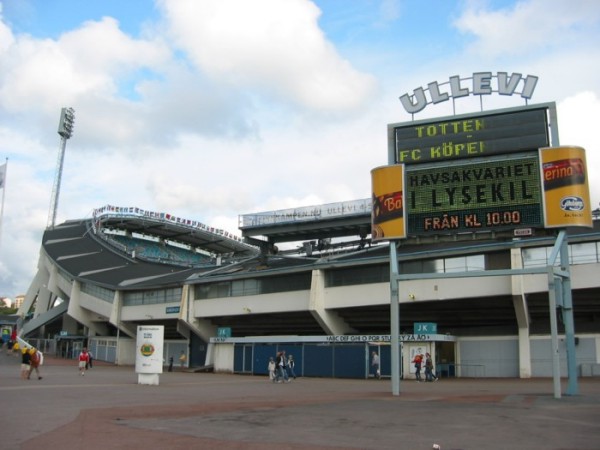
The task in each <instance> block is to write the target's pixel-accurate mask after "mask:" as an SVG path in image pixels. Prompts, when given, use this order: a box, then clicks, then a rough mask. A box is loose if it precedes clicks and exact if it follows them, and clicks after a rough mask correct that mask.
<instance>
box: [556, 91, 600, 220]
mask: <svg viewBox="0 0 600 450" xmlns="http://www.w3.org/2000/svg"><path fill="white" fill-rule="evenodd" d="M557 109H558V112H557V114H558V124H559V130H560V136H559V138H560V143H561V145H576V146H579V147H583V148H584V149H585V150H586V160H587V172H588V179H589V184H590V195H591V201H592V208H593V209H596V208H598V207H600V178H599V177H598V176H597V174H599V173H600V135H599V134H598V117H600V98H599V97H598V95H597V94H596V93H594V92H589V91H588V92H581V93H579V94H577V95H574V96H572V97H569V98H566V99H565V100H563V101H562V102H560V103H559V104H558V105H557Z"/></svg>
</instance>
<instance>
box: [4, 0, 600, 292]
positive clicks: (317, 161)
mask: <svg viewBox="0 0 600 450" xmlns="http://www.w3.org/2000/svg"><path fill="white" fill-rule="evenodd" d="M598 42H600V3H599V2H597V0H577V1H574V2H573V1H570V2H568V1H563V0H522V1H512V0H498V1H496V0H489V1H484V0H481V1H479V0H468V1H460V0H459V1H450V2H449V1H447V0H431V1H428V2H423V1H421V0H379V1H376V0H356V1H347V0H314V1H310V0H253V1H247V0H127V1H123V0H86V1H85V2H81V1H80V0H53V1H48V0H0V163H1V162H2V161H3V159H2V157H4V158H5V159H7V160H8V162H7V173H6V179H5V184H4V187H5V189H4V191H3V211H2V212H3V216H2V228H1V232H0V297H5V296H6V297H14V296H16V295H19V294H24V293H26V291H27V289H28V287H29V285H30V284H31V281H32V280H33V276H34V275H35V273H36V270H37V263H38V259H39V251H40V247H41V240H42V235H43V232H44V229H45V228H46V226H47V224H48V222H49V214H50V204H51V195H52V190H53V185H54V181H55V177H56V169H57V160H58V154H59V148H60V137H59V135H58V134H57V129H58V122H59V119H60V111H61V108H63V107H73V108H74V109H75V127H74V132H73V136H72V137H71V139H69V140H68V142H67V146H66V152H65V158H64V163H63V173H62V180H61V185H60V196H59V201H58V210H57V218H56V222H57V223H61V222H63V221H65V220H70V219H81V218H89V217H90V216H91V213H92V210H93V209H94V208H99V207H102V206H104V205H114V206H137V207H139V208H142V209H145V210H152V211H157V212H166V213H171V214H174V215H177V216H180V217H183V218H186V219H192V220H197V221H200V222H202V223H204V224H207V225H209V226H214V227H217V228H221V229H223V230H226V231H229V232H232V233H234V234H237V235H241V233H240V232H239V230H238V220H239V215H241V214H248V213H252V212H260V211H271V210H279V209H286V208H294V207H303V206H311V205H320V204H325V203H333V202H343V201H349V200H356V199H362V198H368V197H370V195H371V193H370V191H371V178H370V171H371V169H373V168H375V167H378V166H381V165H385V164H387V125H388V124H391V123H403V122H408V121H410V120H411V119H412V117H411V115H410V114H408V113H407V112H406V111H405V110H404V108H403V107H402V105H401V103H400V101H399V97H400V96H401V95H403V94H405V93H409V94H412V93H413V91H414V89H416V88H419V87H426V86H427V84H428V83H430V82H432V81H439V82H440V83H442V82H445V81H448V79H449V77H450V76H453V75H458V76H460V77H462V78H467V77H471V76H472V74H473V73H475V72H487V71H490V72H492V73H493V74H496V73H497V72H499V71H503V72H507V73H508V74H512V73H520V74H523V76H527V75H533V76H537V77H539V81H538V83H537V85H536V88H535V91H534V94H533V96H532V98H531V100H529V104H537V103H546V102H556V105H557V110H558V128H559V136H560V144H562V145H567V144H569V145H577V146H581V147H584V148H585V149H586V152H587V162H588V173H589V175H590V176H589V178H590V181H591V187H590V189H591V197H592V205H593V208H596V207H598V205H600V177H598V174H600V138H599V136H600V134H599V133H598V132H597V128H598V125H597V120H598V118H599V117H600V75H599V74H598V63H599V61H600V46H598ZM472 100H473V98H465V99H459V100H457V102H456V112H457V113H459V114H462V113H471V112H477V111H478V108H479V107H480V104H479V100H477V101H476V102H474V101H472ZM449 103H450V102H445V103H443V104H437V105H430V106H428V107H427V108H425V109H424V110H423V111H422V112H420V113H418V114H416V115H415V117H414V118H415V119H417V120H421V119H428V118H434V117H442V116H448V115H450V114H452V111H451V110H449V106H448V105H449ZM482 105H483V107H484V109H485V110H493V109H497V108H505V107H518V106H523V105H525V101H524V99H523V98H521V97H520V96H519V95H514V96H509V97H507V96H499V95H497V94H492V95H488V96H484V97H483V98H482Z"/></svg>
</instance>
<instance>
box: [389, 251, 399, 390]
mask: <svg viewBox="0 0 600 450" xmlns="http://www.w3.org/2000/svg"><path fill="white" fill-rule="evenodd" d="M398 274H399V272H398V252H397V249H396V242H395V241H391V242H390V343H391V347H392V348H391V353H392V355H391V363H392V372H391V375H392V395H400V295H399V287H398Z"/></svg>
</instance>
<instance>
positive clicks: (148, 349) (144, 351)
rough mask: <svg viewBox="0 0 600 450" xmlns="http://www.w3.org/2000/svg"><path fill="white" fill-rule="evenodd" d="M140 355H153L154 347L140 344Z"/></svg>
mask: <svg viewBox="0 0 600 450" xmlns="http://www.w3.org/2000/svg"><path fill="white" fill-rule="evenodd" d="M140 353H141V354H142V355H143V356H152V354H153V353H154V345H152V344H149V343H145V344H142V346H141V347H140Z"/></svg>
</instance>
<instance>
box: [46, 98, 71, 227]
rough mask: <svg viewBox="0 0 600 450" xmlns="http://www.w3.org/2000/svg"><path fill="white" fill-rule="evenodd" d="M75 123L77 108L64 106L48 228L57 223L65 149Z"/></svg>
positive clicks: (61, 114)
mask: <svg viewBox="0 0 600 450" xmlns="http://www.w3.org/2000/svg"><path fill="white" fill-rule="evenodd" d="M74 123H75V110H74V109H73V108H63V109H61V111H60V122H59V123H58V134H59V135H60V148H59V150H58V161H57V163H56V176H55V178H54V186H53V187H52V197H51V198H50V211H49V213H48V224H47V226H46V228H47V229H48V228H54V225H55V223H56V211H57V210H58V197H59V195H60V183H61V180H62V171H63V163H64V161H65V149H66V148H67V140H68V139H69V138H70V137H71V136H72V135H73V125H74Z"/></svg>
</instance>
